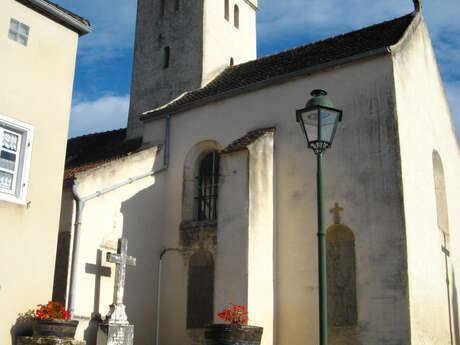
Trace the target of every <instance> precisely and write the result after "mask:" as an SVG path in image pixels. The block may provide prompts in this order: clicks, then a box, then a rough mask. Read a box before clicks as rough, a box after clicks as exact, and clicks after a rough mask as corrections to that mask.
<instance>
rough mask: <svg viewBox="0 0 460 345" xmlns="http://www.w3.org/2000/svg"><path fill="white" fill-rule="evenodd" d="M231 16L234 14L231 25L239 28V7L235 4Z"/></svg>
mask: <svg viewBox="0 0 460 345" xmlns="http://www.w3.org/2000/svg"><path fill="white" fill-rule="evenodd" d="M233 16H234V18H233V25H235V28H237V29H239V28H240V9H239V8H238V5H235V8H234V13H233Z"/></svg>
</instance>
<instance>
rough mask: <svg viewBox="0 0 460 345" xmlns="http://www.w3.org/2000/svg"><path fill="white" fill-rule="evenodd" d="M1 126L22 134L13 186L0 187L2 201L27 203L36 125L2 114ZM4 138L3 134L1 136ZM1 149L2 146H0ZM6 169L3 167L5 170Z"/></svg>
mask: <svg viewBox="0 0 460 345" xmlns="http://www.w3.org/2000/svg"><path fill="white" fill-rule="evenodd" d="M0 128H1V129H2V133H3V130H7V131H9V132H13V133H14V134H17V135H20V136H21V140H20V144H19V143H18V147H19V149H18V151H17V166H16V167H15V174H14V176H13V188H12V191H11V192H8V191H6V190H2V189H0V201H6V202H11V203H15V204H20V205H25V204H26V196H27V189H28V181H29V171H30V161H31V156H32V143H33V137H34V127H33V126H32V125H29V124H27V123H24V122H22V121H19V120H16V119H13V118H11V117H9V116H5V115H2V114H0ZM0 138H3V135H2V136H1V137H0ZM0 151H1V146H0ZM4 170H6V169H2V171H4Z"/></svg>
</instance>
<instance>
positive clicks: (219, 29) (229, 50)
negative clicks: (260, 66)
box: [203, 0, 257, 84]
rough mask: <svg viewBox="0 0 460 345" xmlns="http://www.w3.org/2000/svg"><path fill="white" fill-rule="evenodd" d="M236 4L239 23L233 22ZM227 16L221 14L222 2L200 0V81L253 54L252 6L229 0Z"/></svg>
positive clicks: (254, 21) (222, 9)
mask: <svg viewBox="0 0 460 345" xmlns="http://www.w3.org/2000/svg"><path fill="white" fill-rule="evenodd" d="M235 5H237V6H238V8H239V16H240V26H239V29H237V28H236V27H235V26H234V7H235ZM229 7H230V16H229V20H228V21H227V20H226V19H225V17H224V14H225V2H224V1H223V0H222V1H213V0H206V1H204V18H203V84H206V83H207V82H208V81H209V80H210V79H212V78H213V77H215V76H216V74H217V73H218V72H220V71H221V70H222V68H223V67H226V66H228V65H229V64H230V58H233V59H234V62H235V65H238V64H241V63H243V62H246V61H249V60H254V59H255V58H256V57H257V42H256V39H257V37H256V13H257V12H256V10H255V9H254V7H252V6H250V5H249V4H248V3H247V2H246V1H245V0H230V1H229Z"/></svg>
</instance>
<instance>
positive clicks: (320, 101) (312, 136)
mask: <svg viewBox="0 0 460 345" xmlns="http://www.w3.org/2000/svg"><path fill="white" fill-rule="evenodd" d="M326 95H327V92H326V91H324V90H313V91H312V92H311V96H313V97H312V98H311V99H310V100H309V101H308V102H307V104H306V106H305V108H303V109H299V110H297V111H296V119H297V122H298V123H299V124H300V127H301V128H302V131H303V133H304V134H305V137H306V139H307V143H308V148H310V149H312V150H313V152H314V153H315V155H316V160H317V175H316V178H317V203H318V265H319V267H318V282H319V339H320V345H327V343H328V342H327V267H326V230H325V226H324V225H325V224H324V195H323V175H322V168H323V153H324V152H325V151H326V150H327V149H328V148H329V147H331V145H332V141H333V140H334V136H335V132H336V130H337V124H338V123H339V122H340V121H342V110H339V109H335V108H334V105H333V104H332V101H331V100H330V99H329V98H328V97H326Z"/></svg>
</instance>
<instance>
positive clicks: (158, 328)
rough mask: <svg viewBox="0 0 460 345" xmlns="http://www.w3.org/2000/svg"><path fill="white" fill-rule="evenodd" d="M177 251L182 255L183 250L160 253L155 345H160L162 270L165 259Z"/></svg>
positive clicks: (164, 249)
mask: <svg viewBox="0 0 460 345" xmlns="http://www.w3.org/2000/svg"><path fill="white" fill-rule="evenodd" d="M171 251H175V252H178V253H182V252H183V251H184V249H182V248H163V249H162V250H161V253H160V261H159V262H158V276H157V320H156V321H157V322H156V329H155V345H159V344H160V302H161V268H162V266H163V257H164V256H165V254H166V253H167V252H171Z"/></svg>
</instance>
